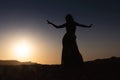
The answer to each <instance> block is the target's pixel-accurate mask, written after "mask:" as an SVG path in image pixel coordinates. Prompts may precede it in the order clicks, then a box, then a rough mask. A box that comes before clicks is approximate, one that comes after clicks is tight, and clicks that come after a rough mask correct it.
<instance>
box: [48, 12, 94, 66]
mask: <svg viewBox="0 0 120 80" xmlns="http://www.w3.org/2000/svg"><path fill="white" fill-rule="evenodd" d="M47 22H48V24H51V25H53V26H54V27H56V28H64V27H65V28H66V31H67V32H66V34H65V35H64V37H63V41H62V44H63V50H62V65H63V66H74V65H76V66H78V65H79V66H81V65H82V64H83V58H82V56H81V54H80V52H79V50H78V46H77V43H76V36H75V32H76V26H81V27H86V28H90V27H91V26H92V24H91V25H89V26H87V25H83V24H79V23H77V22H75V21H74V19H73V17H72V15H70V14H68V15H67V16H66V23H65V24H63V25H55V24H53V23H52V22H50V21H48V20H47Z"/></svg>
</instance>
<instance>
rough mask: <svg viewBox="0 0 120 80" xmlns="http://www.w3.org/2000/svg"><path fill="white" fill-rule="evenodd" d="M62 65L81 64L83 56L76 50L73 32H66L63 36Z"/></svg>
mask: <svg viewBox="0 0 120 80" xmlns="http://www.w3.org/2000/svg"><path fill="white" fill-rule="evenodd" d="M62 44H63V50H62V65H63V66H78V65H79V66H81V65H82V64H83V58H82V56H81V54H80V52H79V50H78V46H77V43H76V36H75V34H71V33H66V34H65V36H64V37H63V41H62Z"/></svg>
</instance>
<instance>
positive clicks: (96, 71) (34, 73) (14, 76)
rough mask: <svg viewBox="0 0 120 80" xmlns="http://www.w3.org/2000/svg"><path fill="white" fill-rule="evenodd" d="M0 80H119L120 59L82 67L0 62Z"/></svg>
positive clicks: (112, 58)
mask: <svg viewBox="0 0 120 80" xmlns="http://www.w3.org/2000/svg"><path fill="white" fill-rule="evenodd" d="M0 80H120V58H119V57H111V58H108V59H97V60H94V61H88V62H85V63H84V66H83V67H75V66H74V67H73V66H71V67H66V68H63V67H62V66H61V65H41V64H37V63H31V62H24V63H21V62H18V61H14V60H12V61H8V60H7V61H3V60H0Z"/></svg>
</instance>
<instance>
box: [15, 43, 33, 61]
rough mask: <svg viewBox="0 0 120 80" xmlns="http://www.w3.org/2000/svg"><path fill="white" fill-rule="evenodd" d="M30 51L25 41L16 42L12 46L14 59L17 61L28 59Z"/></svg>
mask: <svg viewBox="0 0 120 80" xmlns="http://www.w3.org/2000/svg"><path fill="white" fill-rule="evenodd" d="M31 51H32V50H31V47H30V44H29V43H28V42H25V41H21V42H18V43H16V44H15V46H14V54H15V57H17V59H19V60H23V59H24V60H25V59H26V58H28V57H30V53H31Z"/></svg>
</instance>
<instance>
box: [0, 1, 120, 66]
mask: <svg viewBox="0 0 120 80" xmlns="http://www.w3.org/2000/svg"><path fill="white" fill-rule="evenodd" d="M68 13H70V14H72V15H73V17H74V20H75V21H76V22H78V23H80V24H86V25H89V24H91V23H92V24H94V26H93V27H92V28H90V29H89V28H82V27H77V31H76V36H77V43H78V47H79V51H80V52H81V54H82V56H83V59H84V61H89V60H94V59H98V58H108V57H112V56H117V57H120V1H119V0H0V60H19V61H32V62H37V63H41V64H60V63H61V54H62V38H63V36H64V34H65V33H66V31H65V29H64V28H63V29H56V28H54V27H53V26H51V25H49V24H47V22H46V20H50V21H51V22H53V23H55V24H58V25H59V24H63V23H65V16H66V14H68ZM23 48H24V49H25V50H24V49H23Z"/></svg>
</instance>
